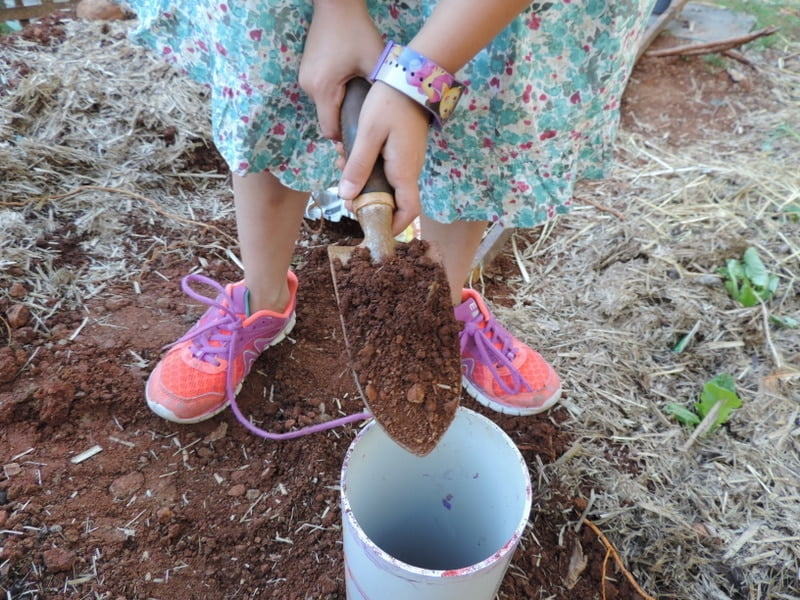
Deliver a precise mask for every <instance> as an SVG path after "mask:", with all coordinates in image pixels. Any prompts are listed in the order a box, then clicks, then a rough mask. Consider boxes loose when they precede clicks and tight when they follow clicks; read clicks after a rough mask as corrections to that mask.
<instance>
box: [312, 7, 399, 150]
mask: <svg viewBox="0 0 800 600" xmlns="http://www.w3.org/2000/svg"><path fill="white" fill-rule="evenodd" d="M383 46H384V42H383V39H382V38H381V35H380V33H379V32H378V29H377V28H376V27H375V24H374V23H373V22H372V19H371V18H370V16H369V13H368V12H367V9H366V6H365V3H364V1H363V0H335V1H333V2H331V1H329V0H325V1H323V0H318V1H316V2H315V3H314V17H313V18H312V20H311V26H310V27H309V30H308V36H307V37H306V45H305V49H304V50H303V59H302V61H301V63H300V75H299V80H300V87H302V88H303V90H304V91H305V92H306V93H307V94H308V95H309V96H310V97H311V99H312V100H314V104H316V106H317V118H318V120H319V126H320V130H321V132H322V135H323V136H324V137H326V138H329V139H332V140H340V139H341V131H340V129H339V110H340V109H341V106H342V100H343V99H344V86H345V84H346V83H347V82H348V81H350V80H351V79H352V78H353V77H364V78H366V77H368V76H369V73H370V71H371V70H372V68H373V67H374V66H375V63H376V61H377V60H378V57H379V56H380V55H381V52H382V51H383Z"/></svg>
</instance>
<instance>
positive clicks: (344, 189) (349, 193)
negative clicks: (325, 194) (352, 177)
mask: <svg viewBox="0 0 800 600" xmlns="http://www.w3.org/2000/svg"><path fill="white" fill-rule="evenodd" d="M338 192H339V197H340V198H344V199H345V200H352V199H353V198H355V197H356V194H358V188H357V187H356V184H355V183H353V182H352V181H349V180H347V179H342V180H341V181H340V182H339V189H338Z"/></svg>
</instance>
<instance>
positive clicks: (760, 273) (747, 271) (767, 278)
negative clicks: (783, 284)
mask: <svg viewBox="0 0 800 600" xmlns="http://www.w3.org/2000/svg"><path fill="white" fill-rule="evenodd" d="M719 272H720V274H722V275H723V276H724V277H725V278H726V281H725V289H726V290H728V293H729V294H730V295H731V298H733V299H734V300H736V301H737V302H739V303H740V304H741V305H742V306H756V305H758V303H759V302H760V301H766V300H769V299H770V298H772V296H773V295H774V294H775V290H777V289H778V277H777V276H776V275H773V274H772V273H770V272H769V271H767V268H766V267H765V266H764V263H763V262H762V261H761V257H760V256H759V255H758V251H757V250H756V249H755V248H752V247H751V248H748V249H747V250H745V251H744V254H743V255H742V260H741V261H740V260H737V259H735V258H731V259H730V260H728V263H727V265H726V266H725V267H722V268H720V269H719Z"/></svg>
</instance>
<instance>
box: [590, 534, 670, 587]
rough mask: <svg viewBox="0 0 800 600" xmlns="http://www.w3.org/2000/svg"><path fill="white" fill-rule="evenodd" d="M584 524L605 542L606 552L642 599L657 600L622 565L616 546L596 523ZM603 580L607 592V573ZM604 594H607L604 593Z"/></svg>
mask: <svg viewBox="0 0 800 600" xmlns="http://www.w3.org/2000/svg"><path fill="white" fill-rule="evenodd" d="M584 523H586V524H587V525H588V526H589V527H590V528H591V529H592V531H594V532H595V534H597V537H599V538H600V541H601V542H603V545H604V546H605V547H606V550H608V551H609V552H610V553H611V555H612V556H613V557H614V561H615V562H616V563H617V566H618V567H619V570H620V571H622V573H623V575H625V578H626V579H627V580H628V581H629V582H630V584H631V585H632V586H633V587H634V589H635V590H636V591H637V592H638V593H639V595H640V596H641V597H642V598H644V600H656V599H655V598H653V596H651V595H649V594H648V593H647V592H645V591H644V590H643V589H642V588H641V587H640V586H639V584H638V583H636V580H635V579H634V578H633V575H631V573H630V571H628V569H626V568H625V565H623V564H622V559H621V558H620V556H619V554H618V553H617V551H616V550H615V549H614V546H613V545H612V544H611V542H609V541H608V538H607V537H606V536H605V535H603V532H602V531H600V528H599V527H598V526H597V525H595V524H594V523H592V522H591V521H590V520H589V519H585V520H584ZM603 580H604V581H603V589H604V590H605V572H604V575H603ZM604 594H605V592H604Z"/></svg>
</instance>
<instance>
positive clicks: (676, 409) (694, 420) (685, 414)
mask: <svg viewBox="0 0 800 600" xmlns="http://www.w3.org/2000/svg"><path fill="white" fill-rule="evenodd" d="M664 410H666V411H667V414H668V415H672V416H673V417H675V418H676V419H678V421H680V422H681V423H682V424H684V425H691V426H693V427H695V426H697V425H699V424H700V417H698V416H697V415H696V414H694V413H693V412H692V411H690V410H689V409H688V408H686V407H685V406H681V405H680V404H675V403H674V402H671V403H669V404H667V405H666V406H665V407H664Z"/></svg>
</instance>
